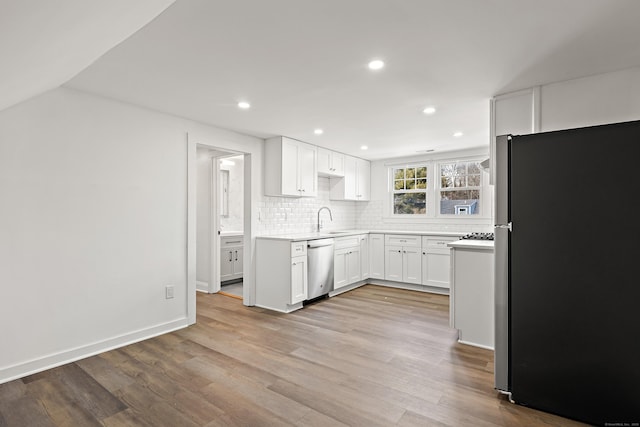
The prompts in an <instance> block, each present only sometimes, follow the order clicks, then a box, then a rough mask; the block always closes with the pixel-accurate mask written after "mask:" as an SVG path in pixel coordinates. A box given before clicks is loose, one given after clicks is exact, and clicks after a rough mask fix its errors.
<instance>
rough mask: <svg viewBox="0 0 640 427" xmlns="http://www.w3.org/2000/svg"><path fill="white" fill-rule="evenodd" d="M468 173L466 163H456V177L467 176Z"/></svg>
mask: <svg viewBox="0 0 640 427" xmlns="http://www.w3.org/2000/svg"><path fill="white" fill-rule="evenodd" d="M466 173H467V164H466V163H456V175H465V174H466Z"/></svg>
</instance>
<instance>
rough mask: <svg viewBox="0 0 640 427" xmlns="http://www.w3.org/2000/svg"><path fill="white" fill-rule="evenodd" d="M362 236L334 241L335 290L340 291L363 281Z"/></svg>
mask: <svg viewBox="0 0 640 427" xmlns="http://www.w3.org/2000/svg"><path fill="white" fill-rule="evenodd" d="M360 238H361V236H349V237H341V238H337V239H335V241H334V245H335V251H334V255H333V289H334V290H336V289H340V288H342V287H344V286H348V285H350V284H352V283H355V282H358V281H360V280H361V279H362V262H361V259H360V257H361V251H360V245H361V243H360Z"/></svg>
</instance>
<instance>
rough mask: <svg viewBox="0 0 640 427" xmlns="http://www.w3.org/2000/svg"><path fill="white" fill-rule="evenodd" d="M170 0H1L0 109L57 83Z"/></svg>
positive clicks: (128, 34) (169, 2)
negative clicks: (133, 0)
mask: <svg viewBox="0 0 640 427" xmlns="http://www.w3.org/2000/svg"><path fill="white" fill-rule="evenodd" d="M173 1H174V0H136V1H135V2H132V1H130V0H109V1H101V0H55V1H51V0H1V1H0V61H1V63H0V64H1V65H0V111H1V110H3V109H5V108H7V107H9V106H11V105H15V104H17V103H19V102H22V101H24V100H26V99H29V98H31V97H33V96H36V95H39V94H41V93H42V92H45V91H47V90H50V89H54V88H56V87H59V86H60V85H61V84H63V83H65V82H66V81H67V80H69V79H70V78H72V77H73V76H75V75H76V74H77V73H78V72H80V71H82V70H83V69H84V68H86V67H87V66H88V65H90V64H91V63H92V62H93V61H95V60H96V59H98V58H99V57H100V56H101V55H102V54H104V53H105V52H107V51H108V50H109V49H111V48H112V47H114V46H115V45H117V44H118V43H120V42H122V41H123V40H125V39H126V38H127V37H129V36H130V35H131V34H133V33H134V32H135V31H137V30H138V29H140V28H141V27H143V26H144V25H145V24H147V23H148V22H149V21H151V20H152V19H153V18H155V17H156V16H157V15H158V14H159V13H160V12H162V11H163V10H164V9H166V7H167V6H169V5H170V4H171V3H173Z"/></svg>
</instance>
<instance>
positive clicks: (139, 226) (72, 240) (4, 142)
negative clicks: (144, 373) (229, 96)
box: [0, 88, 262, 382]
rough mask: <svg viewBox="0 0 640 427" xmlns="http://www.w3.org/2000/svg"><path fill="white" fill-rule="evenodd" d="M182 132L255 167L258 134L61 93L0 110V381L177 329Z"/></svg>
mask: <svg viewBox="0 0 640 427" xmlns="http://www.w3.org/2000/svg"><path fill="white" fill-rule="evenodd" d="M187 133H189V135H191V134H197V135H198V138H199V139H200V140H202V141H204V140H207V141H211V142H216V143H217V144H218V145H219V146H222V147H228V148H230V149H234V150H237V151H242V152H248V153H251V158H252V162H255V165H253V164H252V167H253V168H254V169H255V173H261V156H262V140H260V139H257V138H252V137H248V136H243V135H239V134H236V133H233V132H229V131H224V130H221V129H217V128H213V127H210V126H204V125H201V124H198V123H194V122H190V121H187V120H183V119H179V118H176V117H172V116H168V115H163V114H160V113H156V112H152V111H149V110H145V109H141V108H137V107H134V106H130V105H127V104H123V103H119V102H115V101H110V100H106V99H103V98H99V97H95V96H91V95H88V94H84V93H81V92H78V91H74V90H71V89H66V88H61V89H56V90H54V91H51V92H48V93H46V94H44V95H41V96H39V97H37V98H34V99H32V100H30V101H27V102H24V103H22V104H19V105H17V106H14V107H12V108H9V109H7V110H4V111H2V112H0V201H1V202H0V203H1V205H0V236H1V237H0V286H2V298H0V324H2V325H3V327H2V328H0V343H2V344H1V346H2V350H1V351H0V382H4V381H8V380H10V379H12V378H16V377H19V376H23V375H26V374H28V373H30V372H34V371H38V370H42V369H45V368H47V367H50V366H53V365H57V364H61V363H64V362H67V361H69V360H73V359H77V358H80V357H83V356H86V355H89V354H92V353H95V352H100V351H103V350H105V349H108V348H111V347H114V346H119V345H122V344H124V343H127V342H131V341H135V340H139V339H142V338H145V337H148V336H152V335H154V334H158V333H162V332H166V331H168V330H171V329H175V328H179V327H183V326H185V325H186V324H187V318H186V314H187V308H186V307H187V286H186V281H187V280H186V277H187V270H188V266H187V259H186V253H187V249H186V248H187V154H188V149H187ZM258 182H259V181H258ZM256 187H259V185H257V186H256V185H254V191H255V194H252V195H251V197H253V198H255V199H257V194H258V192H259V191H260V190H257V189H255V188H256ZM248 252H249V255H248V258H249V259H252V249H251V248H250V249H249V250H248ZM166 285H174V286H175V298H174V299H170V300H167V299H165V286H166Z"/></svg>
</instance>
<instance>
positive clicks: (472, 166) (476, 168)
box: [467, 162, 480, 175]
mask: <svg viewBox="0 0 640 427" xmlns="http://www.w3.org/2000/svg"><path fill="white" fill-rule="evenodd" d="M467 173H468V174H469V175H471V174H480V163H478V162H473V163H469V169H468V171H467Z"/></svg>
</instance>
